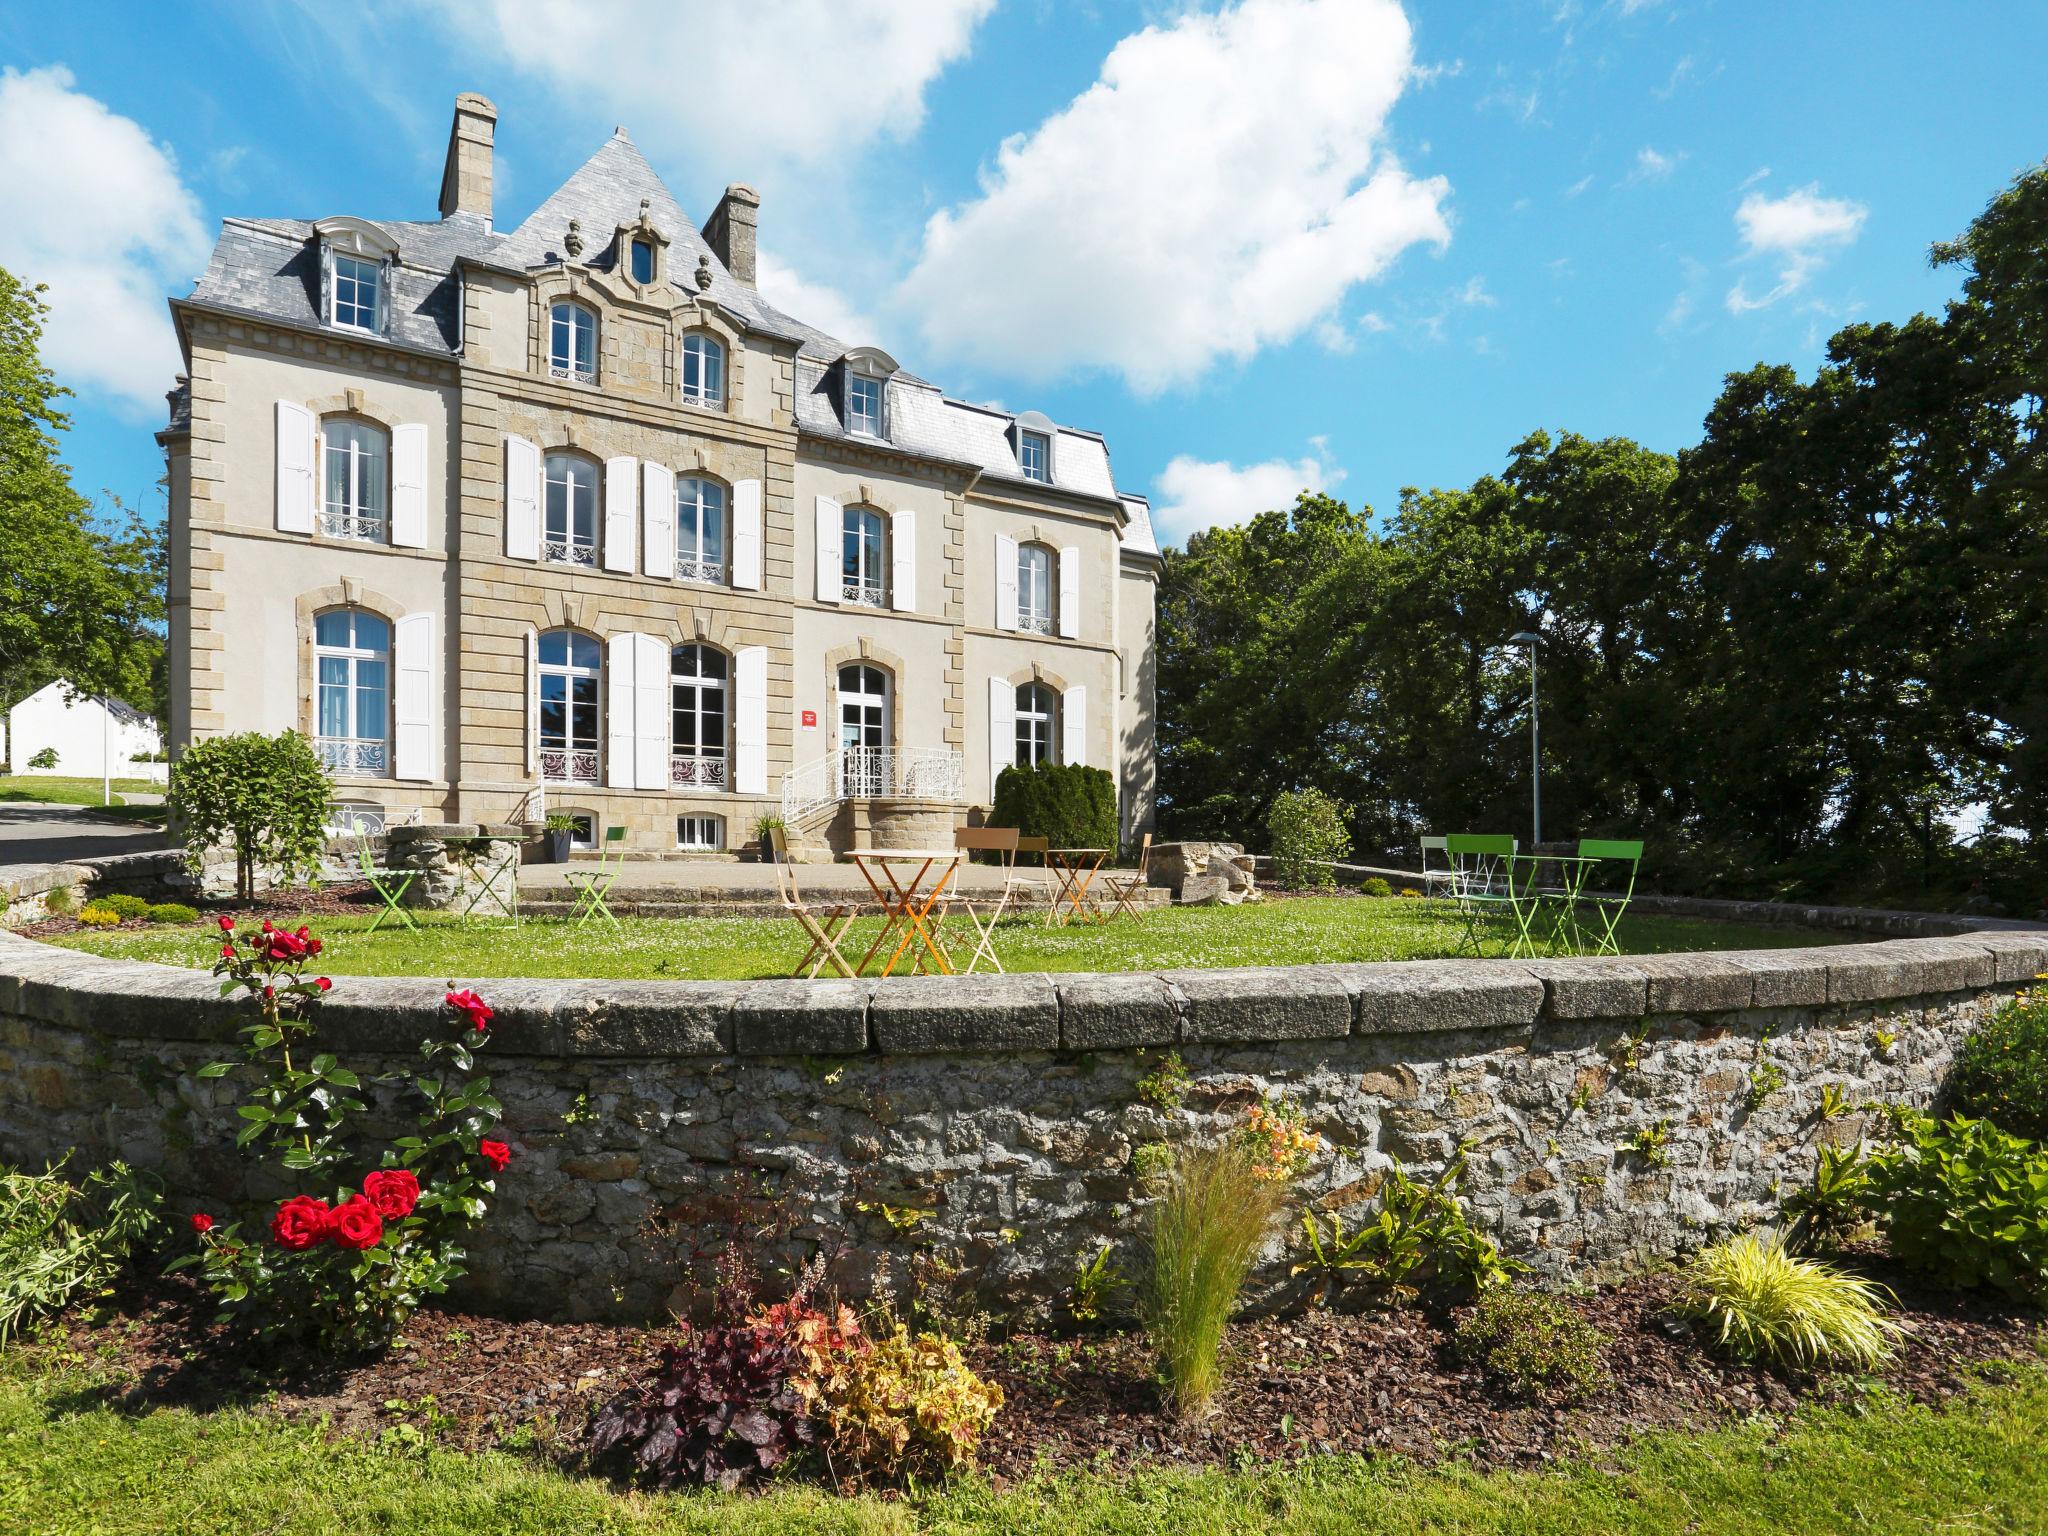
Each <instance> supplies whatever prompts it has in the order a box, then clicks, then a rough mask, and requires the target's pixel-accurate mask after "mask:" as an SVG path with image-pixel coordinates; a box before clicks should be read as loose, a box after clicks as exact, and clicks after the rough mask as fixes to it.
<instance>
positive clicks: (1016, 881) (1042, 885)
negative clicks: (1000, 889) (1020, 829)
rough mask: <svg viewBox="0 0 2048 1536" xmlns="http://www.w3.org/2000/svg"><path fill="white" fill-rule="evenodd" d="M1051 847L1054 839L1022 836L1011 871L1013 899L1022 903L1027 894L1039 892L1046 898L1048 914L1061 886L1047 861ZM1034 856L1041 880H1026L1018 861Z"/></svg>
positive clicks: (1018, 841)
mask: <svg viewBox="0 0 2048 1536" xmlns="http://www.w3.org/2000/svg"><path fill="white" fill-rule="evenodd" d="M1051 847H1052V839H1051V838H1049V837H1024V836H1022V835H1021V834H1020V835H1019V836H1018V838H1017V853H1016V858H1015V859H1013V860H1012V861H1011V869H1012V870H1013V871H1014V874H1013V875H1012V877H1011V888H1012V890H1013V891H1014V893H1015V894H1014V896H1013V897H1012V899H1013V900H1016V901H1019V902H1021V901H1022V899H1023V897H1024V893H1025V892H1027V891H1034V890H1035V891H1039V892H1040V893H1041V894H1042V895H1043V896H1044V897H1045V907H1046V911H1047V912H1048V913H1049V912H1051V910H1052V899H1053V893H1054V892H1055V891H1057V890H1058V889H1059V885H1058V883H1057V881H1055V879H1054V878H1053V872H1052V870H1051V868H1050V867H1049V864H1048V861H1047V859H1046V853H1047V851H1048V850H1050V849H1051ZM1034 855H1036V856H1037V859H1038V868H1039V871H1040V874H1039V878H1038V879H1036V880H1027V879H1025V878H1024V876H1025V871H1024V868H1023V866H1022V865H1021V864H1019V863H1018V862H1017V860H1021V859H1028V858H1031V857H1032V856H1034Z"/></svg>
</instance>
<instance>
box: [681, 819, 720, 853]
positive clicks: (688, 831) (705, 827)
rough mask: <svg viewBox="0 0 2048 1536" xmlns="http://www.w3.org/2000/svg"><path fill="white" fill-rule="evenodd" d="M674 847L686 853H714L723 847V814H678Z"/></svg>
mask: <svg viewBox="0 0 2048 1536" xmlns="http://www.w3.org/2000/svg"><path fill="white" fill-rule="evenodd" d="M676 847H678V848H680V849H682V850H683V851H684V852H686V853H716V852H718V851H719V850H720V849H722V848H723V847H725V818H724V817H723V816H678V817H677V818H676Z"/></svg>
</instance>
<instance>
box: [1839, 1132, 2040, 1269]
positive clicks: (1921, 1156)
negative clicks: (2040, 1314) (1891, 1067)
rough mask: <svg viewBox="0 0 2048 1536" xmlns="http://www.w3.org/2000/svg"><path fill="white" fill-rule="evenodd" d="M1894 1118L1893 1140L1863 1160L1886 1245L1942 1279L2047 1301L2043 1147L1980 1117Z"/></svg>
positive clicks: (1870, 1200) (1870, 1199)
mask: <svg viewBox="0 0 2048 1536" xmlns="http://www.w3.org/2000/svg"><path fill="white" fill-rule="evenodd" d="M1897 1119H1898V1124H1899V1136H1900V1140H1899V1142H1898V1144H1897V1145H1895V1146H1891V1147H1885V1148H1880V1149H1878V1150H1876V1151H1874V1152H1872V1153H1870V1154H1869V1156H1868V1157H1867V1158H1866V1160H1865V1161H1866V1166H1867V1168H1868V1172H1869V1175H1870V1189H1869V1195H1868V1203H1869V1209H1870V1211H1871V1212H1872V1214H1874V1215H1876V1216H1877V1217H1879V1218H1880V1219H1881V1220H1882V1221H1883V1223H1884V1226H1885V1232H1886V1235H1887V1236H1888V1237H1889V1238H1890V1240H1891V1247H1892V1252H1893V1253H1894V1254H1896V1255H1897V1256H1898V1258H1899V1259H1901V1260H1902V1261H1903V1262H1905V1263H1907V1264H1909V1265H1911V1266H1912V1267H1914V1268H1915V1269H1920V1270H1924V1271H1926V1272H1927V1273H1928V1274H1930V1275H1932V1276H1934V1277H1935V1278H1936V1279H1937V1280H1939V1281H1941V1282H1942V1283H1943V1284H1946V1285H1954V1286H1963V1287H1974V1286H1980V1285H1988V1286H1991V1287H1993V1288H1995V1289H1997V1290H1999V1291H2003V1292H2004V1293H2005V1294H2006V1295H2008V1296H2012V1297H2015V1298H2017V1299H2020V1300H2023V1301H2033V1302H2037V1303H2038V1302H2040V1301H2042V1300H2048V1148H2044V1147H2041V1146H2039V1145H2037V1144H2036V1143H2034V1142H2031V1141H2026V1140H2023V1139H2022V1138H2020V1137H2018V1136H2013V1135H2009V1134H2008V1133H2006V1132H2005V1131H2002V1130H2000V1129H1999V1128H1998V1127H1997V1126H1995V1125H1993V1124H1992V1123H1991V1122H1990V1121H1988V1120H1970V1119H1965V1118H1963V1117H1961V1116H1958V1117H1956V1118H1954V1119H1951V1120H1946V1121H1943V1120H1936V1119H1934V1118H1932V1117H1931V1116H1927V1115H1919V1114H1914V1113H1912V1112H1910V1111H1907V1112H1904V1113H1901V1114H1899V1115H1898V1117H1897Z"/></svg>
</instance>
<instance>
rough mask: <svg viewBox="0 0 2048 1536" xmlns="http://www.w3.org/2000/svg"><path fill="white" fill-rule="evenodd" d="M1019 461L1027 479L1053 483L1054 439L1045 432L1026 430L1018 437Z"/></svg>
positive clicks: (1046, 483) (1045, 483)
mask: <svg viewBox="0 0 2048 1536" xmlns="http://www.w3.org/2000/svg"><path fill="white" fill-rule="evenodd" d="M1017 462H1018V464H1019V465H1020V466H1021V467H1022V469H1023V471H1024V478H1025V479H1026V480H1036V481H1038V482H1039V483H1040V484H1041V485H1050V484H1052V440H1051V439H1050V438H1048V437H1047V436H1046V435H1045V434H1044V433H1043V432H1025V433H1022V434H1020V435H1019V436H1018V439H1017Z"/></svg>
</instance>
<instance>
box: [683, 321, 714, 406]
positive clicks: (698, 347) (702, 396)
mask: <svg viewBox="0 0 2048 1536" xmlns="http://www.w3.org/2000/svg"><path fill="white" fill-rule="evenodd" d="M682 352H683V359H682V366H681V367H680V368H678V369H677V370H676V373H677V380H678V383H679V384H680V386H681V388H682V392H683V398H684V399H685V400H687V401H688V402H690V404H692V405H723V404H725V343H724V342H722V341H720V340H719V339H718V338H717V337H716V336H714V335H712V334H711V333H710V332H709V331H692V332H690V334H689V335H687V336H685V337H684V338H683V347H682ZM693 373H694V374H695V375H696V377H695V379H694V380H693V379H692V377H691V375H692V374H693Z"/></svg>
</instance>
